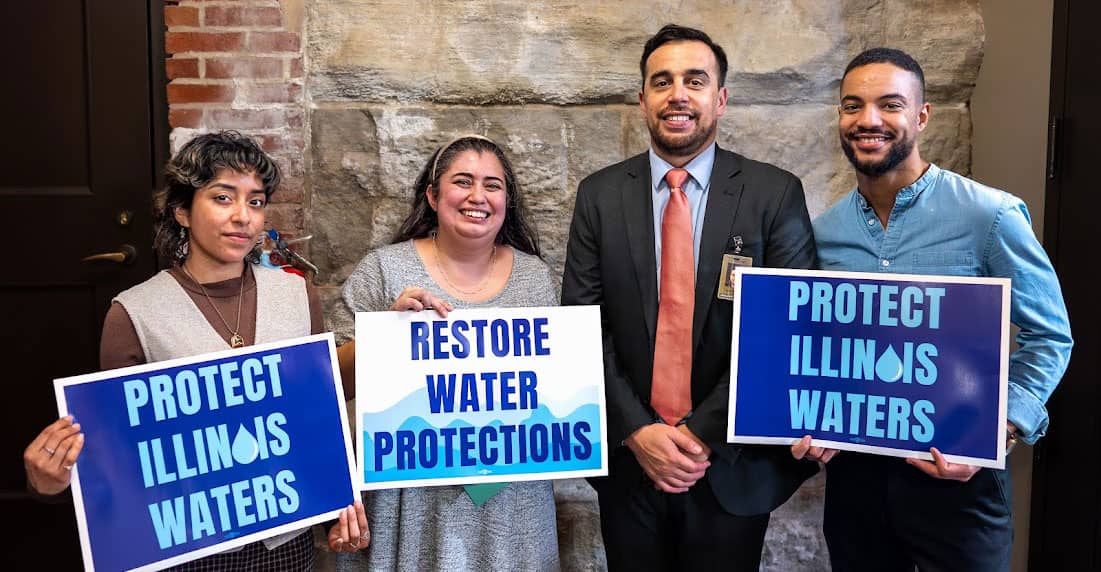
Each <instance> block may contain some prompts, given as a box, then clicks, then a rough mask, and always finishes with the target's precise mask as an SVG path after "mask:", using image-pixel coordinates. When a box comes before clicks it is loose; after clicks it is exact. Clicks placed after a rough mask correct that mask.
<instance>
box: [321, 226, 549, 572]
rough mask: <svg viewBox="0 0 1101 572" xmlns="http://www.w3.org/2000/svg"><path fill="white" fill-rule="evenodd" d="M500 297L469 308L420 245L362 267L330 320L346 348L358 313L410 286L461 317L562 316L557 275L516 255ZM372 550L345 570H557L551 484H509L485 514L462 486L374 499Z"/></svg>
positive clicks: (387, 251) (388, 252)
mask: <svg viewBox="0 0 1101 572" xmlns="http://www.w3.org/2000/svg"><path fill="white" fill-rule="evenodd" d="M513 252H514V254H515V256H514V258H513V265H512V274H511V275H510V277H509V280H508V284H507V285H506V286H505V288H504V290H502V291H501V293H500V294H498V295H497V296H495V297H494V298H493V299H491V300H488V301H486V302H482V303H477V304H471V303H469V302H463V301H462V300H456V299H454V298H452V297H451V296H449V295H447V293H446V292H445V291H444V289H443V288H440V287H439V286H438V285H437V284H436V283H435V282H434V281H433V280H432V278H431V277H430V276H429V274H428V271H427V269H426V268H425V267H424V263H423V262H422V261H421V259H420V256H418V255H417V252H416V249H415V248H414V246H413V243H412V241H408V242H402V243H398V244H392V245H390V246H385V247H382V248H379V249H378V250H375V251H373V252H371V253H369V254H368V255H367V256H365V257H364V258H363V260H361V261H360V263H359V265H357V266H356V268H355V270H354V271H352V274H351V275H350V276H349V277H348V280H347V281H346V282H345V283H344V304H342V305H339V307H338V308H337V310H336V311H335V312H334V315H333V316H332V321H333V331H334V332H335V333H336V337H337V341H338V343H341V342H343V341H344V340H348V339H351V338H352V336H353V335H354V333H355V328H354V322H355V319H354V313H355V312H373V311H384V310H388V309H389V308H390V305H391V304H393V303H394V300H395V299H397V296H398V294H400V293H401V291H402V290H404V289H405V288H406V287H407V286H420V287H423V288H427V289H429V290H430V291H432V293H433V294H434V295H436V296H437V297H440V298H443V299H445V300H447V301H448V302H451V303H452V304H454V306H455V308H507V307H520V306H557V305H558V295H557V294H556V292H555V287H554V280H553V279H552V277H551V271H550V268H549V267H548V266H547V265H546V264H545V263H544V262H543V261H542V260H540V259H539V258H537V257H535V256H531V255H528V254H524V253H522V252H520V251H516V250H514V251H513ZM364 506H365V508H366V509H367V519H368V521H369V523H370V527H371V536H372V539H371V546H370V548H368V549H367V550H365V551H363V552H361V553H356V554H340V555H339V558H338V569H339V570H342V571H344V570H347V571H351V570H364V569H367V570H401V571H410V572H413V571H422V570H449V571H450V570H454V571H464V570H472V571H475V570H476V571H482V570H505V571H508V570H524V571H527V570H533V571H544V570H558V569H559V562H558V534H557V529H556V525H555V512H554V490H553V488H552V487H551V483H550V481H527V482H516V483H511V484H509V485H508V486H507V487H505V488H504V489H502V490H501V491H500V492H498V493H497V494H496V495H494V496H493V497H492V498H490V499H489V500H488V501H486V502H485V504H483V505H482V506H481V507H477V506H475V505H474V503H472V502H471V501H470V497H468V496H467V494H466V491H465V490H463V487H461V486H440V487H425V488H410V489H393V490H383V491H368V492H365V493H364Z"/></svg>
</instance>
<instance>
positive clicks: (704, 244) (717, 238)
mask: <svg viewBox="0 0 1101 572" xmlns="http://www.w3.org/2000/svg"><path fill="white" fill-rule="evenodd" d="M741 170H742V169H741V160H740V159H739V158H738V156H737V155H735V154H734V153H731V152H729V151H724V150H723V149H721V148H720V149H716V150H715V166H714V167H713V168H712V170H711V190H710V191H709V192H708V194H707V210H706V211H704V218H703V231H702V232H701V234H702V236H701V237H700V258H699V262H698V264H697V265H696V303H695V311H694V312H693V315H692V347H693V348H695V347H696V346H697V345H698V344H699V342H700V332H702V331H703V324H704V321H705V320H707V310H708V309H709V308H710V307H711V304H712V303H714V301H715V296H716V294H717V293H718V288H719V271H720V270H721V269H722V262H723V260H722V258H723V253H724V252H726V244H727V239H728V237H729V236H730V232H731V229H732V228H733V226H734V218H735V216H736V215H737V212H738V203H739V201H740V200H741V197H742V185H743V183H742V180H741V178H740V177H738V176H737V175H738V173H740V172H741Z"/></svg>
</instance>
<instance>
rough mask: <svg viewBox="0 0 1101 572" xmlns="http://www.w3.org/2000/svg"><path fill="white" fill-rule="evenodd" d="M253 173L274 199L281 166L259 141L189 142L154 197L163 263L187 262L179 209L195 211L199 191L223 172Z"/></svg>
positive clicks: (234, 135)
mask: <svg viewBox="0 0 1101 572" xmlns="http://www.w3.org/2000/svg"><path fill="white" fill-rule="evenodd" d="M227 169H228V170H230V171H234V172H236V173H252V174H254V175H256V178H257V179H259V180H260V184H261V185H263V187H264V197H265V198H267V199H270V198H271V195H272V193H274V192H275V189H276V188H278V187H279V180H280V178H281V176H280V174H279V166H278V165H276V164H275V161H273V160H272V158H271V157H269V156H268V155H267V153H265V152H264V150H263V149H261V148H260V145H258V144H257V143H256V142H255V141H253V140H252V139H249V138H248V137H245V136H244V135H241V134H240V133H238V132H236V131H219V132H217V133H205V134H202V135H199V136H197V137H195V138H194V139H192V140H191V141H188V142H187V144H185V145H184V146H183V147H182V148H181V149H180V150H179V152H177V153H176V155H175V156H174V157H172V159H171V160H169V161H168V165H166V166H165V168H164V178H165V185H164V188H163V189H161V190H160V191H157V194H156V195H155V196H154V197H153V209H154V212H153V217H154V223H155V226H156V229H157V233H156V235H155V236H154V237H153V247H154V248H155V249H156V251H157V256H158V257H160V259H161V260H162V261H170V262H171V264H173V265H178V264H182V263H183V261H184V257H185V253H186V249H185V247H184V245H185V244H187V231H185V230H184V229H183V227H182V226H180V223H179V222H178V221H176V209H178V208H182V209H185V210H189V209H191V202H192V200H194V198H195V191H197V190H199V189H201V188H203V187H205V186H206V185H208V184H210V182H211V181H213V180H214V179H215V178H217V177H218V173H219V172H221V171H223V170H227Z"/></svg>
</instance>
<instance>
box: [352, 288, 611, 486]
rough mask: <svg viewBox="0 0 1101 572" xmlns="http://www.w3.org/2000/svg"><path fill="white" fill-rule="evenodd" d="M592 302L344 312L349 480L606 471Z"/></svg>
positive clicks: (409, 482) (438, 481) (472, 479)
mask: <svg viewBox="0 0 1101 572" xmlns="http://www.w3.org/2000/svg"><path fill="white" fill-rule="evenodd" d="M601 339H602V338H601V334H600V310H599V308H597V307H595V306H573V307H564V308H502V309H483V310H454V311H452V312H450V313H449V314H448V316H447V319H441V318H440V317H439V316H438V315H437V314H436V313H435V312H433V311H424V312H366V313H357V314H356V419H357V420H358V425H359V427H358V431H357V432H356V438H357V445H358V446H357V450H358V451H359V459H358V461H359V469H360V475H361V486H362V487H363V488H365V489H382V488H397V487H413V486H426V485H443V484H472V483H491V482H506V481H526V480H537V479H560V478H571V477H587V476H596V475H606V474H607V463H608V460H607V450H606V448H605V447H604V439H605V435H606V428H605V425H604V419H605V408H604V366H603V363H604V362H603V350H602V347H603V346H602V342H601Z"/></svg>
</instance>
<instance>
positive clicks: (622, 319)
mask: <svg viewBox="0 0 1101 572" xmlns="http://www.w3.org/2000/svg"><path fill="white" fill-rule="evenodd" d="M640 68H641V71H642V91H641V92H640V93H639V105H640V107H641V109H642V113H643V115H644V116H645V118H646V124H647V127H648V128H649V131H650V139H651V146H650V150H649V151H648V152H646V153H643V154H641V155H637V156H635V157H632V158H630V159H627V160H626V161H623V162H621V163H617V164H615V165H612V166H610V167H607V168H605V169H602V170H600V171H598V172H596V173H594V174H592V175H590V176H589V177H587V178H586V179H585V180H584V181H582V182H581V185H580V187H579V188H578V192H577V202H576V204H575V207H574V213H573V221H572V223H571V226H570V238H569V245H568V249H567V253H566V270H565V274H564V276H563V283H562V303H563V304H566V305H577V304H598V305H600V307H601V317H602V324H603V334H604V369H605V373H604V378H605V389H606V392H607V402H608V440H609V443H608V447H609V457H610V465H611V470H610V474H609V476H608V477H607V478H601V479H593V481H592V482H593V486H594V488H596V490H597V494H598V496H599V499H600V513H601V529H602V532H603V536H604V544H605V548H606V550H607V555H608V564H609V567H610V568H611V569H612V570H655V569H665V570H673V569H678V570H679V569H713V568H722V569H723V570H754V571H756V570H757V569H758V567H759V564H760V559H761V549H762V546H763V543H764V535H765V530H766V528H767V527H768V518H769V512H770V511H772V510H773V509H774V508H776V507H777V506H779V505H780V504H781V503H783V502H784V501H785V500H787V498H788V497H789V496H790V495H791V494H792V493H793V492H794V491H795V489H796V488H798V486H799V484H800V483H802V482H803V481H804V480H805V479H806V478H807V477H809V476H810V475H812V474H814V472H815V471H816V470H817V465H816V464H814V463H811V462H807V461H796V460H794V459H792V455H791V453H790V452H789V451H788V450H787V449H784V448H781V447H757V446H734V445H729V444H727V443H726V424H727V423H726V422H727V401H728V395H729V381H730V337H731V320H732V308H731V302H730V301H728V300H725V299H719V298H718V297H717V295H718V288H719V285H720V282H721V281H722V280H725V278H726V277H725V276H723V275H722V273H721V270H722V266H723V263H724V259H726V260H727V261H728V265H729V263H731V262H734V261H736V263H738V264H751V265H753V266H771V267H786V268H812V267H814V266H815V265H816V262H817V259H816V258H817V257H816V253H815V246H814V238H813V236H812V234H811V224H810V217H809V216H808V214H807V209H806V202H805V199H804V196H803V188H802V184H801V183H800V182H799V179H798V178H796V177H795V176H794V175H792V174H791V173H788V172H786V171H784V170H781V169H779V168H777V167H774V166H772V165H768V164H765V163H758V162H756V161H752V160H750V159H747V158H745V157H742V156H740V155H738V154H736V153H731V152H730V151H726V150H723V149H720V148H718V146H717V145H716V144H715V134H716V130H717V123H718V118H719V117H720V116H721V115H722V114H723V112H724V111H725V109H726V101H727V90H726V88H725V87H723V83H724V80H725V77H726V68H727V62H726V55H725V54H724V52H723V50H722V48H721V47H719V46H718V45H716V44H715V43H714V42H712V41H711V39H710V38H709V37H708V36H707V34H705V33H703V32H701V31H699V30H694V29H691V28H684V27H680V26H674V25H669V26H665V27H664V28H662V29H661V31H659V32H658V33H657V34H656V35H655V36H654V37H653V38H651V39H650V40H649V41H648V42H647V43H646V46H645V48H644V51H643V54H642V59H641V61H640ZM681 169H683V170H686V171H687V178H686V179H685V178H684V177H685V174H684V173H683V172H681V173H680V174H679V175H676V176H673V175H667V174H666V173H668V172H669V171H670V170H673V171H680V170H681ZM667 177H669V178H668V179H667ZM667 180H668V181H675V182H674V184H672V185H670V183H668V182H667ZM681 181H683V182H681ZM681 195H683V196H681ZM667 205H668V206H669V207H670V208H673V207H674V206H675V207H676V209H678V210H677V211H676V213H675V214H676V217H675V218H671V215H670V214H669V213H670V212H671V211H670V210H667V208H666V207H667ZM680 217H683V218H680ZM673 220H677V221H682V222H683V224H681V223H675V224H677V225H680V226H665V224H666V223H669V224H674V223H671V222H670V221H673ZM670 229H675V230H672V231H671V230H670ZM682 230H683V232H682ZM689 231H690V232H689ZM671 235H676V236H678V237H681V236H683V237H684V238H685V239H687V240H684V239H680V240H679V242H675V243H670V242H666V240H671ZM662 248H665V249H666V253H665V256H663V254H662V252H661V250H662ZM671 252H680V253H682V254H683V256H681V257H677V256H672V255H670V253H671ZM659 261H660V263H659ZM661 265H665V266H666V271H667V273H665V274H663V273H662V270H661ZM670 268H677V269H678V271H677V272H676V273H674V272H671V271H669V269H670ZM681 269H683V271H682V270H681ZM693 269H694V271H695V272H694V278H693V276H692V274H693V273H692V270H693ZM684 280H687V281H688V283H687V285H684ZM678 291H683V292H685V296H684V297H683V301H684V303H683V304H680V307H679V308H677V309H674V307H675V306H676V305H677V303H678V302H677V300H675V299H674V297H675V294H674V292H678ZM659 299H660V304H659ZM674 315H681V316H683V318H684V326H683V327H682V328H681V329H679V330H677V329H676V328H677V327H679V326H676V325H675V324H677V323H678V322H676V320H675V319H674V318H668V317H667V316H674ZM671 323H672V324H674V325H673V326H670V325H669V324H671ZM670 328H673V329H670ZM670 331H676V332H683V334H680V335H669V334H668V333H667V332H670ZM663 332H666V333H663ZM674 346H676V347H677V350H678V351H677V352H673V354H676V355H680V356H683V358H676V357H673V358H670V357H668V356H669V355H670V350H669V348H670V347H674ZM679 350H683V351H679ZM678 352H679V353H678ZM659 356H661V357H659ZM678 360H679V361H678ZM655 362H661V363H660V364H659V365H658V366H655ZM678 363H679V364H680V365H678ZM681 365H682V366H683V367H681ZM678 367H680V369H679V370H678V369H677V368H678ZM655 371H657V372H659V373H660V375H657V376H655V375H654V374H655ZM671 371H672V372H677V371H683V374H681V373H674V374H670V373H668V372H671ZM677 377H681V378H683V382H681V381H677V382H676V383H674V382H672V381H667V378H668V379H669V380H672V379H674V378H677ZM663 384H664V385H663ZM670 387H672V388H673V389H672V392H673V393H674V394H675V393H676V391H678V390H679V391H680V392H681V394H682V397H673V398H670V397H669V395H670V393H669V391H670V389H669V388H670ZM659 398H660V399H659ZM670 400H671V401H670ZM669 403H674V404H677V403H679V405H675V406H672V407H670V406H669V405H668V404H669Z"/></svg>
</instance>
